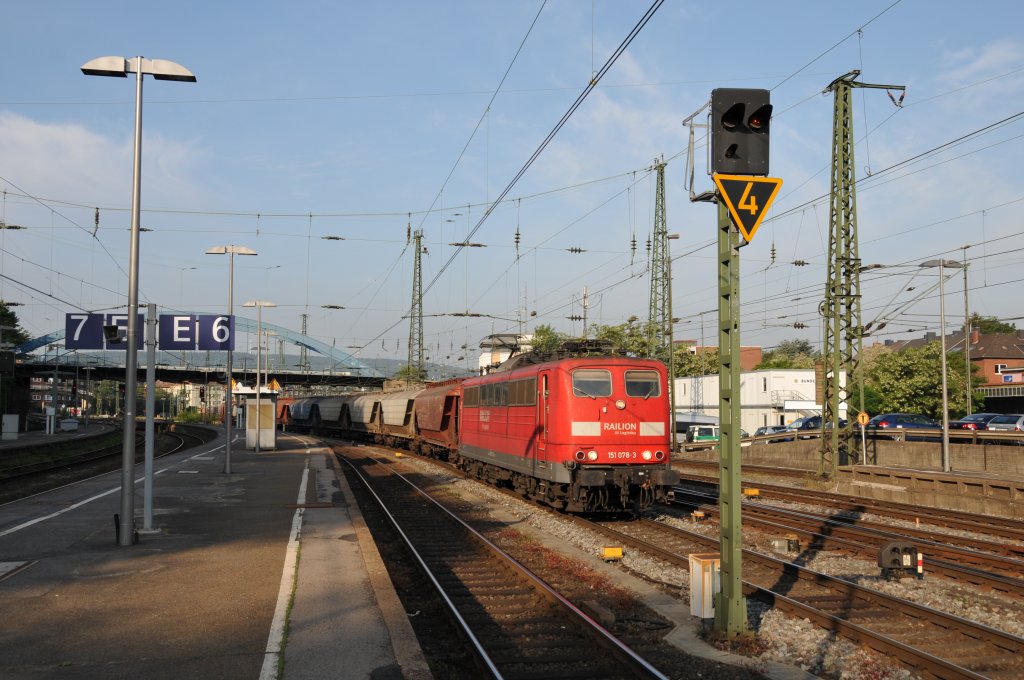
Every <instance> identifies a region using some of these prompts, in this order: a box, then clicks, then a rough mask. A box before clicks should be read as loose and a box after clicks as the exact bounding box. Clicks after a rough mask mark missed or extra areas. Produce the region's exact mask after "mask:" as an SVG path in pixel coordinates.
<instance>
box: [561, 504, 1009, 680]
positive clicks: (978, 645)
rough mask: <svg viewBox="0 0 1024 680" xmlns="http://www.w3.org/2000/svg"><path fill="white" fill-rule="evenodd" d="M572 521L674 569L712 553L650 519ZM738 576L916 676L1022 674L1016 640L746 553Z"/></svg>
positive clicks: (710, 541)
mask: <svg viewBox="0 0 1024 680" xmlns="http://www.w3.org/2000/svg"><path fill="white" fill-rule="evenodd" d="M574 521H576V522H577V523H580V524H582V525H584V526H586V527H588V528H590V529H593V530H594V531H596V532H598V533H600V534H603V535H604V536H606V537H608V538H609V539H611V540H616V541H620V542H621V543H622V544H623V545H626V546H631V547H633V548H635V549H637V550H641V551H644V552H647V553H650V554H654V555H657V556H659V557H661V558H662V559H664V560H666V561H668V562H670V563H671V564H673V565H676V566H679V567H682V568H689V563H688V562H689V559H688V556H689V555H690V554H691V553H695V552H709V551H716V550H717V549H718V547H719V545H718V540H717V539H715V538H708V537H705V536H702V535H701V534H697V533H693V532H689V531H686V530H683V529H679V528H676V527H671V526H668V525H665V524H663V523H660V522H654V521H650V520H640V521H637V522H631V523H627V524H624V523H621V522H616V523H609V522H589V521H587V520H583V519H580V518H575V519H574ZM743 577H744V592H745V594H746V596H747V597H753V598H757V599H759V600H762V601H764V602H765V603H766V604H768V605H770V606H773V607H775V608H778V609H781V610H783V611H786V612H787V613H789V614H791V615H793V616H798V617H805V618H808V619H809V620H811V621H813V622H814V623H816V624H817V625H818V626H821V627H823V628H826V629H828V630H831V631H834V632H836V633H839V634H840V635H842V636H844V637H847V638H849V639H851V640H853V641H855V642H858V643H861V644H863V645H865V646H867V647H870V648H871V649H874V650H875V651H877V652H879V653H881V654H884V655H887V656H890V657H892V658H894V659H897V660H899V661H900V662H901V663H902V664H903V665H905V666H907V667H909V668H912V669H914V670H915V671H917V672H919V673H921V674H922V675H923V676H924V677H928V678H943V679H947V678H948V679H953V678H993V679H997V680H1002V679H1003V678H1006V679H1007V680H1008V679H1010V678H1019V677H1021V675H1022V674H1024V659H1022V658H1021V652H1022V651H1024V640H1022V639H1021V638H1018V637H1015V636H1013V635H1010V634H1008V633H1003V632H1001V631H998V630H995V629H992V628H989V627H987V626H983V625H981V624H977V623H974V622H971V621H967V620H965V619H961V618H959V617H955V616H951V615H949V614H945V613H943V612H940V611H937V610H934V609H930V608H927V607H922V606H920V605H916V604H913V603H911V602H908V601H905V600H901V599H898V598H894V597H891V596H888V595H885V594H882V593H879V592H877V591H874V590H871V589H868V588H863V587H860V586H858V585H856V584H854V583H851V582H849V581H845V580H842V579H838V578H833V577H830V576H827V575H825V574H821V573H819V572H815V571H812V570H809V569H806V568H803V567H801V566H799V565H796V564H793V563H790V562H784V561H782V560H778V559H775V558H773V557H769V556H766V555H762V554H760V553H757V552H754V551H751V550H746V549H745V550H744V551H743Z"/></svg>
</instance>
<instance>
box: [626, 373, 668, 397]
mask: <svg viewBox="0 0 1024 680" xmlns="http://www.w3.org/2000/svg"><path fill="white" fill-rule="evenodd" d="M626 396H627V397H642V398H644V399H648V398H650V397H660V396H661V382H660V381H659V380H658V372H657V371H626Z"/></svg>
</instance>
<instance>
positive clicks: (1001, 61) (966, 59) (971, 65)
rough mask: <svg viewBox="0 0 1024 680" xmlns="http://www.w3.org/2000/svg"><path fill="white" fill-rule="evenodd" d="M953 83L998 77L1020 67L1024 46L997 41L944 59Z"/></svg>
mask: <svg viewBox="0 0 1024 680" xmlns="http://www.w3.org/2000/svg"><path fill="white" fill-rule="evenodd" d="M946 61H947V63H948V64H949V71H948V75H949V78H950V80H951V81H953V82H962V83H964V82H971V81H975V80H980V79H982V78H986V77H990V76H994V75H999V74H1000V73H1005V72H1006V71H1009V70H1011V69H1012V68H1013V67H1019V66H1021V62H1022V61H1024V46H1022V45H1021V44H1020V43H1018V42H1015V41H1012V40H997V41H995V42H992V43H989V44H987V45H983V46H981V47H980V48H966V49H962V50H958V51H956V52H953V53H951V54H949V55H947V57H946Z"/></svg>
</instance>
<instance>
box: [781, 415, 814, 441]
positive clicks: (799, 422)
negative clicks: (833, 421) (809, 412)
mask: <svg viewBox="0 0 1024 680" xmlns="http://www.w3.org/2000/svg"><path fill="white" fill-rule="evenodd" d="M786 430H788V431H789V432H796V433H798V434H797V439H810V438H811V437H812V435H813V434H814V433H815V432H820V431H821V416H807V417H806V418H797V419H796V420H794V421H793V422H791V423H790V424H789V425H787V426H786Z"/></svg>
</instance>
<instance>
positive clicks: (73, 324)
mask: <svg viewBox="0 0 1024 680" xmlns="http://www.w3.org/2000/svg"><path fill="white" fill-rule="evenodd" d="M104 326H116V327H118V328H119V329H124V328H126V327H127V326H128V315H127V314H67V315H66V316H65V320H64V346H65V347H66V348H67V349H125V348H126V346H127V343H125V342H124V341H121V342H110V341H108V340H107V338H106V336H105V334H104V332H103V327H104ZM136 328H138V329H139V330H140V332H139V333H138V336H137V337H136V348H137V349H140V350H141V349H143V348H144V345H143V338H144V333H145V328H146V326H145V323H144V322H143V318H142V314H139V321H138V325H137V326H136ZM234 329H235V323H234V317H229V316H228V315H227V314H220V315H216V314H199V315H189V314H182V315H176V314H161V315H160V317H159V321H158V331H157V344H158V345H159V347H160V349H162V350H197V349H198V350H208V349H209V350H228V349H231V350H233V349H234V348H235V333H234ZM117 335H118V334H117V333H113V334H112V336H117ZM122 336H123V334H122Z"/></svg>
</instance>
